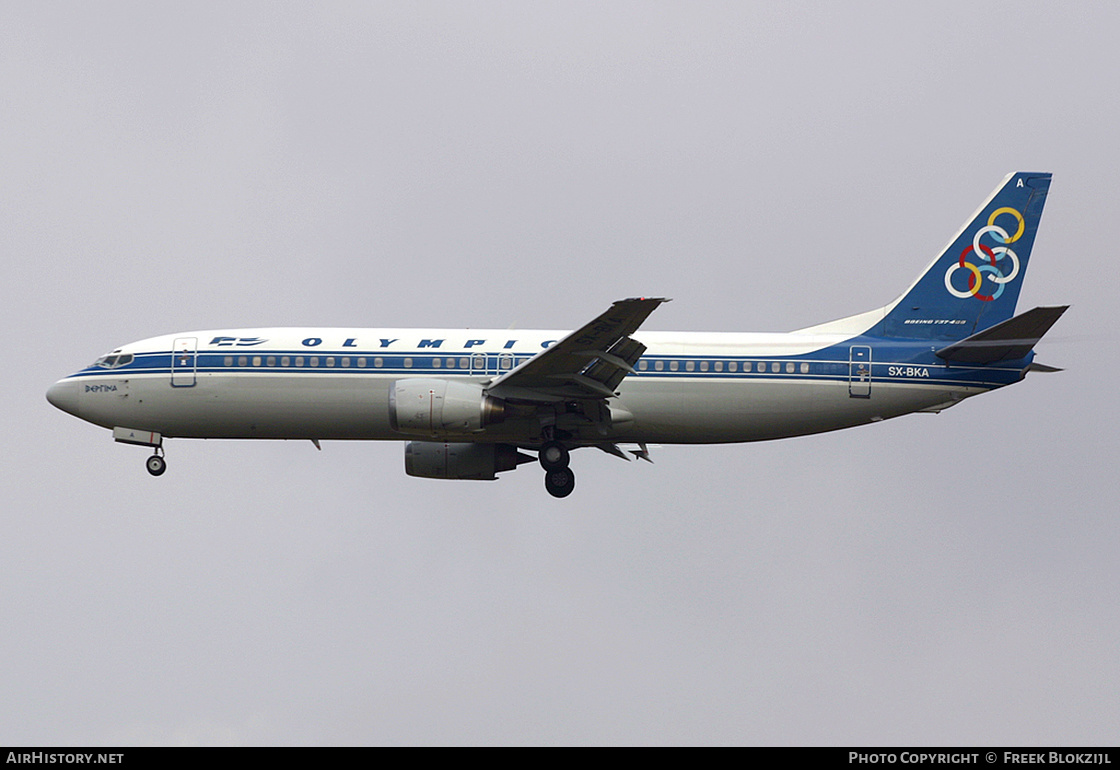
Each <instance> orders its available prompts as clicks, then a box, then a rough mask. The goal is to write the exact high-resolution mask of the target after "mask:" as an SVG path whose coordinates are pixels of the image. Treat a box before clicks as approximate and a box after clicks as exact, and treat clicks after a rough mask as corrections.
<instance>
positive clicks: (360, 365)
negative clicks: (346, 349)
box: [358, 357, 366, 369]
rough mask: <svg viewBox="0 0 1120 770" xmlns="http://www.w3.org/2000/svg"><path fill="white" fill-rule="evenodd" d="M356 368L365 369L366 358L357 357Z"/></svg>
mask: <svg viewBox="0 0 1120 770" xmlns="http://www.w3.org/2000/svg"><path fill="white" fill-rule="evenodd" d="M358 368H359V369H365V368H366V359H365V358H364V357H363V358H359V359H358Z"/></svg>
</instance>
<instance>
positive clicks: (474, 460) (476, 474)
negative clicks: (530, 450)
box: [404, 441, 533, 481]
mask: <svg viewBox="0 0 1120 770" xmlns="http://www.w3.org/2000/svg"><path fill="white" fill-rule="evenodd" d="M526 462H533V458H532V457H530V456H529V455H527V454H522V453H521V452H518V451H517V447H515V446H512V445H510V444H444V443H438V442H435V441H410V442H409V443H408V445H407V446H406V447H405V448H404V472H405V473H407V474H408V475H409V476H419V477H420V478H425V479H474V480H476V481H493V480H494V479H495V478H496V474H498V473H501V472H502V471H512V470H513V469H514V468H516V467H517V466H518V465H520V464H521V463H526Z"/></svg>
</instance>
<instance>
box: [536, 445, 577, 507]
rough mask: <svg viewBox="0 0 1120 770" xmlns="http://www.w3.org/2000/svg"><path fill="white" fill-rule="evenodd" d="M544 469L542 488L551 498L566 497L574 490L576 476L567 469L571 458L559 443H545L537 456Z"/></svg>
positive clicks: (564, 447) (566, 449)
mask: <svg viewBox="0 0 1120 770" xmlns="http://www.w3.org/2000/svg"><path fill="white" fill-rule="evenodd" d="M537 459H538V460H540V463H541V467H542V468H544V488H545V489H546V490H548V493H549V494H550V495H552V496H553V497H567V496H568V495H570V494H571V493H572V490H573V489H575V488H576V475H575V474H574V473H572V469H571V468H569V467H568V462H569V461H570V460H571V456H570V454H569V453H568V448H567V447H566V446H564V445H563V444H561V443H560V442H559V441H546V442H545V443H544V444H542V445H541V448H540V452H539V453H538V454H537Z"/></svg>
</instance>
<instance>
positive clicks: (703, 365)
mask: <svg viewBox="0 0 1120 770" xmlns="http://www.w3.org/2000/svg"><path fill="white" fill-rule="evenodd" d="M700 371H702V372H706V371H708V362H707V361H701V362H700Z"/></svg>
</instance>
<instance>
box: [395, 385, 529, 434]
mask: <svg viewBox="0 0 1120 770" xmlns="http://www.w3.org/2000/svg"><path fill="white" fill-rule="evenodd" d="M506 413H507V407H506V403H505V402H504V401H502V400H500V399H497V398H493V397H491V396H487V395H485V394H484V393H483V392H482V386H481V385H479V384H478V383H476V382H459V381H456V380H437V379H419V378H418V379H411V380H397V381H396V382H394V383H393V386H392V387H391V388H390V389H389V424H390V425H391V426H392V428H393V430H395V431H397V432H399V433H411V434H414V435H425V436H446V435H448V434H462V433H476V432H478V431H480V430H482V429H483V428H485V427H486V426H487V425H493V424H494V423H499V422H501V421H502V420H504V419H505V418H506Z"/></svg>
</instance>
